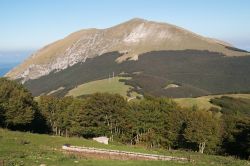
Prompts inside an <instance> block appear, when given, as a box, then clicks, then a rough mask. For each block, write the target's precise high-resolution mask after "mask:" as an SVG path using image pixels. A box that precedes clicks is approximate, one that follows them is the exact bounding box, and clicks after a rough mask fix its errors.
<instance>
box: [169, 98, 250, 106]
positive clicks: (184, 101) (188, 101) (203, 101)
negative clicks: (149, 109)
mask: <svg viewBox="0 0 250 166" xmlns="http://www.w3.org/2000/svg"><path fill="white" fill-rule="evenodd" d="M222 96H228V97H234V98H245V99H250V94H224V95H209V96H202V97H196V98H178V99H174V101H176V102H177V103H178V104H179V105H180V106H182V107H192V106H194V105H196V106H198V107H199V108H201V109H209V108H211V107H216V108H220V107H218V106H216V105H213V104H211V103H210V102H209V101H210V100H211V99H213V98H216V97H222Z"/></svg>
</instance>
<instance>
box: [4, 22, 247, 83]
mask: <svg viewBox="0 0 250 166" xmlns="http://www.w3.org/2000/svg"><path fill="white" fill-rule="evenodd" d="M228 46H230V47H231V45H228V44H225V43H224V42H221V41H219V40H217V39H211V38H206V37H203V36H200V35H198V34H195V33H193V32H191V31H188V30H185V29H183V28H181V27H177V26H175V25H171V24H167V23H158V22H154V21H148V20H144V19H140V18H135V19H132V20H129V21H127V22H124V23H121V24H118V25H116V26H113V27H110V28H106V29H95V28H90V29H85V30H80V31H77V32H74V33H72V34H70V35H68V36H67V37H65V38H63V39H61V40H58V41H56V42H54V43H51V44H49V45H47V46H45V47H43V48H42V49H40V50H38V51H37V52H35V53H34V54H32V56H31V57H30V58H28V59H26V60H25V61H24V63H22V64H21V65H19V66H17V67H16V68H14V69H13V70H11V71H10V72H8V73H7V74H6V75H5V76H6V77H9V78H11V79H20V80H22V82H23V83H24V82H26V81H28V80H30V79H38V78H40V77H41V76H45V75H48V74H49V73H51V72H52V71H60V70H64V69H66V68H68V67H69V66H73V65H75V64H77V63H79V62H81V63H84V62H85V61H86V59H87V58H94V57H96V56H101V55H103V54H104V53H108V52H113V51H118V52H120V53H122V54H123V55H122V56H120V57H119V58H118V59H116V61H117V63H121V62H123V61H126V60H138V56H140V55H142V54H144V53H147V52H151V51H162V50H187V49H195V50H208V51H212V52H219V53H221V54H223V55H225V56H244V55H248V54H249V53H246V52H240V51H235V50H230V49H227V48H226V47H228Z"/></svg>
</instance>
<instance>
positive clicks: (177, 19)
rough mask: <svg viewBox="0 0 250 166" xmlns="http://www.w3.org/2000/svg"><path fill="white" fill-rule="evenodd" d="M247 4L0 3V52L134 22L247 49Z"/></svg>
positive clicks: (234, 0)
mask: <svg viewBox="0 0 250 166" xmlns="http://www.w3.org/2000/svg"><path fill="white" fill-rule="evenodd" d="M249 7H250V1H249V0H0V27H1V28H0V50H12V51H13V50H33V49H38V48H41V47H42V46H44V45H46V44H49V43H51V42H53V41H55V40H58V39H61V38H63V37H65V36H66V35H68V34H70V33H72V32H74V31H77V30H80V29H84V28H91V27H96V28H107V27H110V26H113V25H116V24H118V23H121V22H124V21H126V20H129V19H131V18H134V17H139V18H145V19H148V20H154V21H161V22H168V23H171V24H175V25H178V26H181V27H183V28H186V29H189V30H191V31H193V32H195V33H198V34H201V35H204V36H209V37H213V38H218V39H221V40H225V41H228V42H230V43H232V44H234V45H235V46H237V47H240V48H243V49H248V50H250V9H249Z"/></svg>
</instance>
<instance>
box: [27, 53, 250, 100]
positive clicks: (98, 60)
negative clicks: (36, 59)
mask: <svg viewBox="0 0 250 166" xmlns="http://www.w3.org/2000/svg"><path fill="white" fill-rule="evenodd" d="M121 56H122V54H120V53H117V52H112V53H107V54H104V55H102V56H98V57H95V58H90V59H87V60H86V62H84V63H78V64H76V65H74V66H72V67H69V68H67V69H65V70H63V71H59V72H53V73H50V74H49V75H47V76H43V77H41V78H39V79H35V80H29V81H27V82H26V83H25V86H26V87H27V88H28V89H29V90H31V92H32V93H33V94H34V95H35V96H38V95H40V94H42V93H49V92H51V91H53V90H57V89H58V88H59V87H63V88H64V89H62V90H61V91H59V92H58V93H57V95H65V94H67V93H68V91H69V90H71V89H73V88H75V87H76V86H78V85H81V84H84V83H88V82H91V81H95V80H101V79H107V78H108V77H109V74H112V73H113V72H115V73H116V74H115V75H117V74H118V73H122V72H123V73H128V74H127V75H128V76H130V77H131V78H132V79H130V80H126V81H125V83H126V84H128V85H130V86H132V87H134V91H136V92H138V93H141V94H152V95H156V96H168V97H197V96H204V95H211V94H225V93H232V92H249V91H250V87H249V84H250V77H249V73H250V66H249V64H250V56H243V57H226V56H223V55H221V54H219V53H214V52H208V51H197V50H185V51H157V52H149V53H146V54H144V55H143V56H140V57H139V60H138V61H124V62H122V63H116V62H115V60H116V59H117V58H119V57H121ZM172 83H174V84H178V85H180V86H179V87H178V88H168V89H166V88H165V87H166V86H167V85H169V84H172Z"/></svg>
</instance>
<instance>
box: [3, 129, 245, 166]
mask: <svg viewBox="0 0 250 166" xmlns="http://www.w3.org/2000/svg"><path fill="white" fill-rule="evenodd" d="M66 143H67V144H72V145H78V146H87V147H97V148H105V149H116V150H126V151H133V152H141V153H153V154H164V155H171V156H183V157H190V158H191V159H193V160H194V162H193V163H186V164H183V163H178V162H174V161H132V160H129V161H119V160H98V159H94V158H78V157H77V156H75V155H67V154H64V153H63V152H62V151H61V146H62V145H63V144H66ZM2 160H4V162H5V163H6V164H9V165H40V164H46V165H60V166H64V165H65V166H70V165H88V166H99V165H100V166H105V165H115V166H117V165H118V166H120V165H121V166H125V165H137V166H140V165H143V166H147V165H148V166H160V165H171V166H179V165H190V166H191V165H193V164H195V165H197V166H199V165H200V166H203V165H211V164H212V165H214V166H217V165H218V166H219V165H226V166H244V165H248V164H249V162H248V161H245V160H237V159H234V158H232V157H221V156H213V155H200V154H198V153H194V152H185V151H166V150H162V149H154V150H148V149H145V148H143V147H139V146H129V145H121V144H115V143H114V144H111V145H103V144H99V143H96V142H94V141H91V140H86V139H83V138H74V137H73V138H65V137H59V136H48V135H44V134H31V133H24V132H14V131H8V130H4V129H0V161H2Z"/></svg>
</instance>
